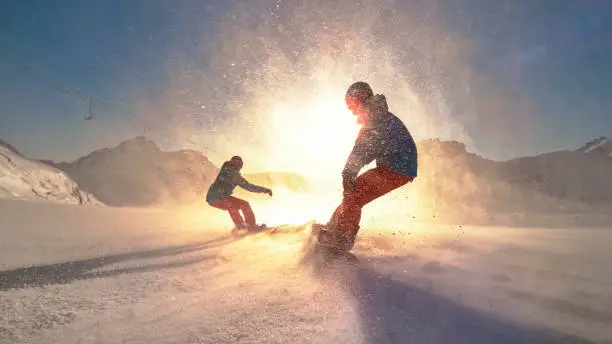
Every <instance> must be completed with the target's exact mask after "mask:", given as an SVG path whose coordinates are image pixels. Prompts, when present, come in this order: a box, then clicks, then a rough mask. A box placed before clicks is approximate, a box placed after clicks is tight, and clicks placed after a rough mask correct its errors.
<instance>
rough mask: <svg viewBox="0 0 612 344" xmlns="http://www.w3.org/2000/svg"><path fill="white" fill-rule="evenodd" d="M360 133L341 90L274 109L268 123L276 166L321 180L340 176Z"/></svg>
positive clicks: (270, 152) (269, 147) (271, 151)
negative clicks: (331, 174)
mask: <svg viewBox="0 0 612 344" xmlns="http://www.w3.org/2000/svg"><path fill="white" fill-rule="evenodd" d="M358 131H359V125H358V124H357V122H356V119H355V117H354V116H353V114H352V113H351V112H350V111H349V110H348V109H347V108H346V105H345V104H344V96H343V94H342V92H338V91H335V92H333V91H321V92H320V93H318V94H315V95H314V97H312V98H309V99H304V98H298V97H296V98H295V99H289V100H288V101H286V102H283V103H278V104H276V105H275V106H274V110H273V112H272V115H271V118H270V121H269V124H268V132H269V136H268V151H269V156H270V157H271V158H272V159H273V160H274V163H275V165H276V166H283V169H284V170H290V171H294V172H296V173H300V174H302V175H305V176H307V177H311V178H314V179H317V178H319V177H321V176H325V175H328V174H330V173H336V174H339V173H340V171H341V169H342V167H343V166H344V163H345V162H346V158H347V156H348V154H349V153H350V150H351V148H352V146H353V143H354V142H355V138H356V136H357V133H358Z"/></svg>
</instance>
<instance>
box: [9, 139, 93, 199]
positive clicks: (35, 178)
mask: <svg viewBox="0 0 612 344" xmlns="http://www.w3.org/2000/svg"><path fill="white" fill-rule="evenodd" d="M0 198H5V199H6V198H8V199H18V200H28V201H43V202H52V203H65V204H98V205H101V203H100V202H99V201H98V200H97V199H96V198H95V197H94V196H92V195H91V194H89V193H87V192H84V191H82V190H80V188H79V186H78V185H77V183H75V182H74V181H73V180H71V179H70V178H69V177H68V176H67V175H66V174H65V173H64V172H62V171H60V170H58V169H56V168H53V167H50V166H47V165H45V164H43V163H40V162H37V161H33V160H30V159H28V158H26V157H24V156H23V155H21V154H20V153H19V152H18V151H17V150H16V149H15V148H13V147H12V146H10V145H8V144H6V143H4V142H3V141H1V140H0Z"/></svg>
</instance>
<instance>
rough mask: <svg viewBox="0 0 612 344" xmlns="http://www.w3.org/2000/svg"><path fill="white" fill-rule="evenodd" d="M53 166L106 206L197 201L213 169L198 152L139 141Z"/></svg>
mask: <svg viewBox="0 0 612 344" xmlns="http://www.w3.org/2000/svg"><path fill="white" fill-rule="evenodd" d="M54 165H55V166H56V167H58V168H60V169H61V170H63V171H64V172H66V173H67V174H68V175H69V176H70V177H72V178H73V179H74V180H75V181H76V182H77V183H79V185H80V186H81V187H82V188H83V189H84V190H87V191H88V192H91V193H92V194H94V195H96V197H98V199H100V200H101V201H103V202H104V203H106V204H107V205H111V206H148V205H153V204H168V203H191V202H196V201H201V200H202V197H204V195H205V193H206V190H207V188H208V186H209V185H210V183H212V181H213V180H214V178H215V176H216V173H217V171H218V169H217V167H216V166H215V165H214V164H213V163H211V162H210V161H209V160H208V158H206V156H204V154H203V153H202V152H199V151H195V150H181V151H176V152H164V151H161V150H160V149H159V148H158V147H157V146H156V145H155V143H154V142H152V141H150V140H147V139H146V138H144V137H136V138H134V139H130V140H127V141H123V142H121V143H120V144H119V145H117V146H116V147H113V148H104V149H100V150H97V151H94V152H92V153H91V154H89V155H87V156H85V157H82V158H79V159H78V160H76V161H74V162H61V163H58V164H54Z"/></svg>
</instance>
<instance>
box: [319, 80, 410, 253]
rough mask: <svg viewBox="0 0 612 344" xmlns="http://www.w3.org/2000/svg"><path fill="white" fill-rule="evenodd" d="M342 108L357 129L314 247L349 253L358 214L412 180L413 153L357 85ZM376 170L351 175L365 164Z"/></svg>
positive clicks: (377, 99) (400, 126) (382, 101)
mask: <svg viewBox="0 0 612 344" xmlns="http://www.w3.org/2000/svg"><path fill="white" fill-rule="evenodd" d="M345 101H346V105H347V107H348V108H349V110H351V112H352V113H353V114H354V115H355V116H356V117H357V122H358V123H359V124H360V125H361V129H360V131H359V134H358V136H357V139H356V140H355V144H354V146H353V149H352V151H351V153H350V154H349V156H348V159H347V161H346V164H345V167H344V169H343V171H342V184H343V189H344V191H343V198H342V202H341V204H340V205H339V206H338V207H337V208H336V210H335V212H334V213H333V215H332V217H331V219H330V220H329V222H328V223H327V224H325V225H323V226H322V227H323V229H324V230H322V231H320V232H319V236H318V241H319V243H321V244H323V245H327V246H334V247H336V248H338V249H340V250H342V251H350V250H351V249H352V248H353V245H354V243H355V237H356V236H357V232H358V231H359V223H360V221H361V210H362V208H363V206H365V205H366V204H368V203H370V202H372V201H373V200H375V199H377V198H379V197H381V196H383V195H385V194H387V193H389V192H391V191H393V190H395V189H397V188H399V187H401V186H403V185H405V184H407V183H409V182H411V181H413V179H414V178H416V176H417V149H416V145H415V143H414V140H413V138H412V135H411V134H410V132H409V131H408V129H407V128H406V126H405V125H404V123H403V122H402V121H401V120H400V119H399V118H398V117H396V116H395V115H394V114H392V113H391V112H389V108H388V106H387V101H386V98H385V96H384V95H382V94H377V95H374V93H373V92H372V89H371V87H370V85H369V84H367V83H366V82H363V81H359V82H356V83H354V84H352V85H351V86H350V87H349V88H348V90H347V92H346V95H345ZM374 160H376V167H375V168H373V169H370V170H368V171H366V172H364V173H363V174H361V175H359V176H357V175H358V174H359V171H360V170H361V169H362V168H363V167H364V166H365V165H367V164H369V163H371V162H372V161H374Z"/></svg>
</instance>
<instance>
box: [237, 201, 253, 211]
mask: <svg viewBox="0 0 612 344" xmlns="http://www.w3.org/2000/svg"><path fill="white" fill-rule="evenodd" d="M236 205H237V206H238V208H240V209H245V208H250V207H251V204H250V203H249V202H248V201H245V200H242V199H241V200H240V201H238V202H236Z"/></svg>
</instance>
